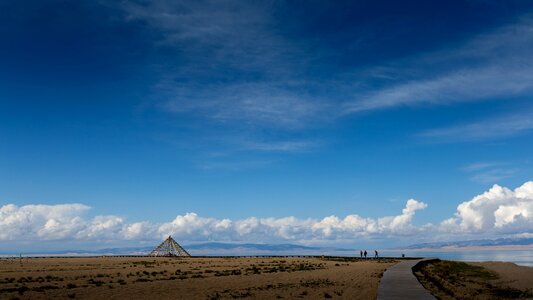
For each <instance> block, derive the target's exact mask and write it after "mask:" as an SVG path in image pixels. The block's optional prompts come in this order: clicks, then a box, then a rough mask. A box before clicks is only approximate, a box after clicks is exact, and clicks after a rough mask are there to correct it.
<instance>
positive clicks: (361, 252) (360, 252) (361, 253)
mask: <svg viewBox="0 0 533 300" xmlns="http://www.w3.org/2000/svg"><path fill="white" fill-rule="evenodd" d="M359 254H360V255H361V258H363V250H361V251H359Z"/></svg>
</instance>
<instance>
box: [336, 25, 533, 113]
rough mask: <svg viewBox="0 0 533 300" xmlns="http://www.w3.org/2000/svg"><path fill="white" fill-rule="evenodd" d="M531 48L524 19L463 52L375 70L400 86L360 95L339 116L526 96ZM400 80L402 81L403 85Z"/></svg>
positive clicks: (531, 34) (532, 74)
mask: <svg viewBox="0 0 533 300" xmlns="http://www.w3.org/2000/svg"><path fill="white" fill-rule="evenodd" d="M531 47H533V21H531V15H527V16H525V17H523V18H522V19H521V20H519V21H518V22H517V23H515V24H511V25H508V26H505V27H503V28H499V29H497V30H495V31H493V32H491V33H485V34H481V35H479V36H477V37H475V38H473V39H471V40H470V41H468V42H467V43H465V44H464V45H463V46H460V47H456V48H449V49H446V50H440V51H438V52H433V53H426V54H421V55H418V56H415V57H412V58H409V59H405V60H403V61H399V62H394V63H391V65H390V66H387V67H380V68H379V69H378V70H380V71H379V72H377V73H378V74H381V73H383V71H385V74H394V77H392V78H394V80H393V81H400V82H399V83H396V84H395V83H393V84H392V85H390V86H387V87H384V88H381V89H377V90H370V91H366V92H363V96H362V97H356V99H354V100H353V101H349V102H348V103H346V104H345V105H344V109H345V111H344V112H345V113H356V112H359V111H365V110H377V109H386V108H391V107H397V106H415V105H435V104H438V105H442V104H448V103H457V102H469V101H480V100H485V99H494V98H497V97H501V98H504V99H505V98H509V97H510V96H516V95H531V93H532V92H533V71H532V70H533V65H532V63H531V62H532V61H533V53H532V52H531V51H528V50H527V49H531ZM402 69H404V70H406V71H402ZM370 73H371V74H372V72H370ZM387 76H388V77H389V78H391V77H390V76H391V75H387ZM401 78H405V79H404V80H403V82H402V80H401Z"/></svg>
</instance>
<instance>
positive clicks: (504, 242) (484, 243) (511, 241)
mask: <svg viewBox="0 0 533 300" xmlns="http://www.w3.org/2000/svg"><path fill="white" fill-rule="evenodd" d="M527 245H533V238H500V239H494V240H491V239H484V240H470V241H455V242H435V243H422V244H414V245H410V246H407V247H403V249H421V248H431V249H439V248H452V247H457V248H463V247H489V246H527Z"/></svg>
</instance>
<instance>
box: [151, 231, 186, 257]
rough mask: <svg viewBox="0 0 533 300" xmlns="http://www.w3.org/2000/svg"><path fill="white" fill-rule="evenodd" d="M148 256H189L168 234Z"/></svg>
mask: <svg viewBox="0 0 533 300" xmlns="http://www.w3.org/2000/svg"><path fill="white" fill-rule="evenodd" d="M148 256H191V255H190V254H189V252H187V251H185V249H183V247H182V246H180V244H178V243H177V242H176V241H175V240H174V239H173V238H172V237H171V236H170V235H169V236H168V238H167V239H166V240H164V241H163V242H162V243H161V244H159V246H157V247H156V248H155V249H154V250H152V252H150V254H148Z"/></svg>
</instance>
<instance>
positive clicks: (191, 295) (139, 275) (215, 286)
mask: <svg viewBox="0 0 533 300" xmlns="http://www.w3.org/2000/svg"><path fill="white" fill-rule="evenodd" d="M394 263H395V262H393V261H383V260H381V261H370V260H369V261H359V260H349V259H347V260H328V259H320V258H148V257H146V258H143V257H135V258H134V257H131V258H128V257H102V258H33V259H31V258H30V259H23V260H22V261H21V260H18V259H0V299H109V298H112V299H241V298H255V299H281V298H284V299H294V298H310V299H324V298H339V299H343V298H344V299H375V298H376V291H377V287H378V284H379V279H380V278H381V276H382V274H383V272H384V271H385V269H386V268H387V267H389V266H390V265H392V264H394Z"/></svg>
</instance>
